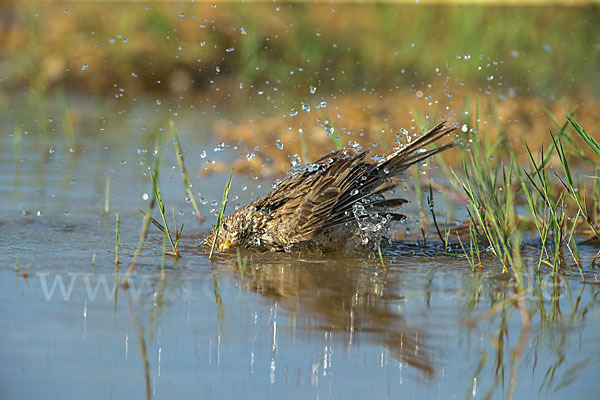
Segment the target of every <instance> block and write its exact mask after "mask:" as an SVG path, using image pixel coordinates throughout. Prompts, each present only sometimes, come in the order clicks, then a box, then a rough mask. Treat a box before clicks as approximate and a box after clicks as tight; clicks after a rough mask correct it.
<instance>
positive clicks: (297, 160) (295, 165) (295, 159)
mask: <svg viewBox="0 0 600 400" xmlns="http://www.w3.org/2000/svg"><path fill="white" fill-rule="evenodd" d="M290 163H292V167H293V168H299V167H300V165H301V164H302V160H301V159H300V156H299V155H298V154H294V155H293V156H292V158H291V159H290Z"/></svg>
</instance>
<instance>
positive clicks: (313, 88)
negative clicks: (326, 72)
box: [310, 85, 317, 94]
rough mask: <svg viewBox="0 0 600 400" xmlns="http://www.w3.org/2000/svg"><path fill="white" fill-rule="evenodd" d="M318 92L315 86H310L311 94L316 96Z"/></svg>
mask: <svg viewBox="0 0 600 400" xmlns="http://www.w3.org/2000/svg"><path fill="white" fill-rule="evenodd" d="M316 92H317V88H316V87H314V86H313V85H310V94H315V93H316Z"/></svg>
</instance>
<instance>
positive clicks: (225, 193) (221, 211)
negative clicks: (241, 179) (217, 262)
mask: <svg viewBox="0 0 600 400" xmlns="http://www.w3.org/2000/svg"><path fill="white" fill-rule="evenodd" d="M232 179H233V171H231V173H230V174H229V179H228V180H227V183H226V184H225V189H224V190H223V198H222V199H221V208H220V209H219V215H218V216H217V224H216V225H215V237H214V238H213V242H212V245H211V246H210V254H209V255H208V259H209V260H212V255H213V252H214V250H215V245H216V244H217V237H219V232H220V231H221V223H222V222H223V215H224V214H225V207H227V200H228V199H229V189H230V188H231V180H232Z"/></svg>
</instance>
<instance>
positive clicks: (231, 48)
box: [225, 47, 235, 53]
mask: <svg viewBox="0 0 600 400" xmlns="http://www.w3.org/2000/svg"><path fill="white" fill-rule="evenodd" d="M225 51H226V52H227V53H233V52H234V51H235V48H233V47H229V48H227V49H225Z"/></svg>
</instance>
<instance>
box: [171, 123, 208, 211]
mask: <svg viewBox="0 0 600 400" xmlns="http://www.w3.org/2000/svg"><path fill="white" fill-rule="evenodd" d="M170 127H171V134H172V135H173V144H174V145H175V155H176V156H177V163H178V164H179V169H180V170H181V175H182V177H183V186H184V187H185V190H186V193H187V197H188V199H189V201H190V202H191V203H192V207H193V208H194V212H195V213H196V218H198V221H199V222H202V221H203V218H202V214H201V213H200V209H199V208H198V203H196V198H195V197H194V191H193V190H192V184H191V183H190V178H189V177H188V173H187V169H186V168H185V164H184V162H183V151H182V149H181V143H180V141H179V135H178V133H177V127H176V126H175V122H174V121H173V120H171V121H170Z"/></svg>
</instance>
